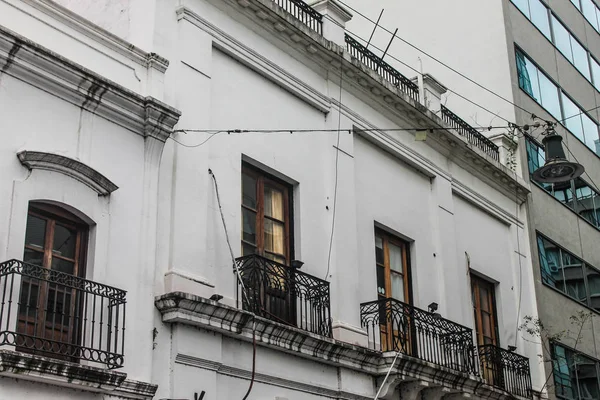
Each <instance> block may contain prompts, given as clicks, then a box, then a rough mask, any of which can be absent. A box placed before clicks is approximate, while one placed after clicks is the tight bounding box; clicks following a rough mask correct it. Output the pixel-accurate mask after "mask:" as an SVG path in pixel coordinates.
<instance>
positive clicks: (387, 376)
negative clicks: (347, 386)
mask: <svg viewBox="0 0 600 400" xmlns="http://www.w3.org/2000/svg"><path fill="white" fill-rule="evenodd" d="M399 355H400V352H396V356H395V357H394V361H392V365H390V369H388V372H387V374H385V378H383V382H381V386H379V390H378V391H377V394H376V395H375V398H374V399H373V400H377V399H379V395H380V394H381V390H383V387H384V386H385V383H386V382H387V380H388V378H389V377H390V373H391V372H392V369H394V365H396V360H397V359H398V356H399Z"/></svg>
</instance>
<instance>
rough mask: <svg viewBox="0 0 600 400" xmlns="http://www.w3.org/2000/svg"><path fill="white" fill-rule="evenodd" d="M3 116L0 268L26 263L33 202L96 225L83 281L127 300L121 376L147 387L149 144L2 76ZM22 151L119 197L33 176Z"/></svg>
mask: <svg viewBox="0 0 600 400" xmlns="http://www.w3.org/2000/svg"><path fill="white" fill-rule="evenodd" d="M0 109H1V110H2V116H3V118H2V121H0V132H1V133H0V135H1V136H2V146H0V225H1V226H2V228H0V260H2V261H4V260H7V259H11V258H16V259H22V257H23V243H24V237H25V223H26V219H27V208H28V203H29V201H32V200H46V201H52V202H55V203H58V204H61V205H64V206H65V207H67V208H72V209H75V210H77V212H78V213H80V214H81V215H82V216H85V219H87V220H89V221H92V226H91V227H90V232H91V235H90V240H89V244H88V247H89V249H90V252H89V255H88V260H87V275H86V277H87V278H88V279H91V280H94V281H97V282H99V283H103V284H107V285H111V286H115V287H117V288H120V289H124V290H126V291H127V292H128V294H127V316H128V318H127V320H126V336H125V337H126V342H125V359H126V360H127V361H126V363H125V367H124V368H123V369H122V370H123V371H124V372H126V373H128V375H129V378H130V379H138V380H141V381H144V380H145V381H149V380H150V375H149V368H150V361H149V356H150V355H151V348H152V343H151V330H152V326H153V322H152V320H151V317H152V312H153V311H152V310H153V309H154V306H153V303H152V284H151V281H148V280H147V279H146V277H145V275H146V273H147V266H145V265H143V264H142V262H141V261H140V260H141V259H140V255H141V253H140V250H141V247H142V245H143V242H142V241H141V234H140V229H141V226H142V222H143V221H142V208H141V207H142V204H143V202H142V200H143V197H142V194H143V184H144V179H143V177H144V169H145V164H144V160H145V153H144V139H143V138H142V137H141V136H139V135H137V134H135V133H133V132H131V131H129V130H126V129H124V128H121V127H119V126H117V125H115V124H113V123H111V122H109V121H107V120H105V119H103V118H100V117H98V116H96V115H94V114H92V113H90V112H88V111H83V110H81V109H80V108H78V107H75V106H73V105H71V104H69V103H67V102H65V101H63V100H60V99H58V98H56V97H54V96H52V95H51V94H48V93H46V92H43V91H41V90H39V89H37V88H33V87H32V86H30V85H28V84H26V83H24V82H22V81H20V80H16V79H14V78H12V77H11V76H10V75H8V73H4V74H2V75H1V76H0ZM32 110H33V113H32ZM22 150H36V151H43V152H49V153H56V154H60V155H63V156H67V157H71V158H75V159H78V160H79V161H81V162H83V163H85V164H87V165H89V166H91V167H92V168H94V169H96V170H97V171H99V172H100V173H102V174H103V175H105V176H106V177H108V178H109V179H110V180H112V181H113V182H114V183H115V184H116V185H117V186H119V189H118V190H116V191H115V192H114V193H113V194H112V195H110V197H99V196H98V194H97V193H96V192H94V191H93V190H92V189H90V188H88V187H87V186H85V185H84V184H83V183H80V182H78V181H76V180H74V179H72V178H69V177H68V176H66V175H63V174H60V173H56V172H48V171H42V170H33V171H32V172H28V170H27V169H26V168H25V167H24V166H22V165H21V164H20V163H19V161H18V159H17V156H16V154H17V152H19V151H22ZM150 271H152V268H151V267H150ZM4 388H5V386H4V385H2V391H0V398H11V397H1V396H3V395H5V394H2V393H8V392H3V390H4ZM11 390H14V389H11ZM32 390H33V389H32ZM36 390H37V389H36ZM5 396H8V395H5ZM82 398H84V397H82Z"/></svg>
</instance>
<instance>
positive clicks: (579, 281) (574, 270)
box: [561, 250, 587, 303]
mask: <svg viewBox="0 0 600 400" xmlns="http://www.w3.org/2000/svg"><path fill="white" fill-rule="evenodd" d="M561 253H562V262H563V275H564V277H565V289H566V293H567V294H568V295H569V296H570V297H572V298H574V299H575V300H578V301H581V302H584V303H586V298H587V293H586V290H585V283H584V280H583V267H582V264H581V260H579V259H578V258H577V257H575V256H574V255H572V254H570V253H568V252H566V251H564V250H562V251H561Z"/></svg>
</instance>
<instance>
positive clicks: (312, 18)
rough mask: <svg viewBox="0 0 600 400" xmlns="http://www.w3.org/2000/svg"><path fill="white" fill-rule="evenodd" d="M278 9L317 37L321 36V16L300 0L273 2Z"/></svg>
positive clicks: (275, 0) (277, 0) (276, 0)
mask: <svg viewBox="0 0 600 400" xmlns="http://www.w3.org/2000/svg"><path fill="white" fill-rule="evenodd" d="M273 1H274V2H275V3H276V4H277V5H278V6H279V7H281V8H283V9H284V10H285V11H286V12H287V13H288V14H290V15H292V16H293V17H294V18H296V19H297V20H298V21H300V22H302V23H303V24H304V25H306V26H308V27H309V28H310V29H312V30H313V31H315V32H317V33H318V34H319V35H322V34H323V16H322V15H321V14H320V13H319V12H317V11H316V10H315V9H314V8H312V7H311V6H309V5H308V4H306V3H305V2H303V1H302V0H273Z"/></svg>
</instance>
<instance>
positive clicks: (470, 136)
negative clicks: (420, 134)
mask: <svg viewBox="0 0 600 400" xmlns="http://www.w3.org/2000/svg"><path fill="white" fill-rule="evenodd" d="M442 118H443V120H444V122H445V123H447V124H448V125H450V126H451V127H452V129H454V130H456V132H458V134H459V135H461V136H464V137H466V138H467V141H468V142H469V143H471V144H472V145H475V146H477V147H479V148H480V149H481V150H483V152H484V153H485V154H487V155H488V156H490V157H492V158H493V159H494V160H496V161H499V160H500V155H499V153H498V146H496V145H495V144H494V142H492V141H491V140H490V139H488V138H486V137H485V136H483V135H482V134H481V133H480V132H479V131H477V129H475V128H473V127H472V126H471V125H469V124H467V123H466V122H465V121H464V120H463V119H461V118H460V117H459V116H458V115H456V114H454V113H453V112H452V111H450V110H449V109H448V108H446V107H444V106H443V105H442Z"/></svg>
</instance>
